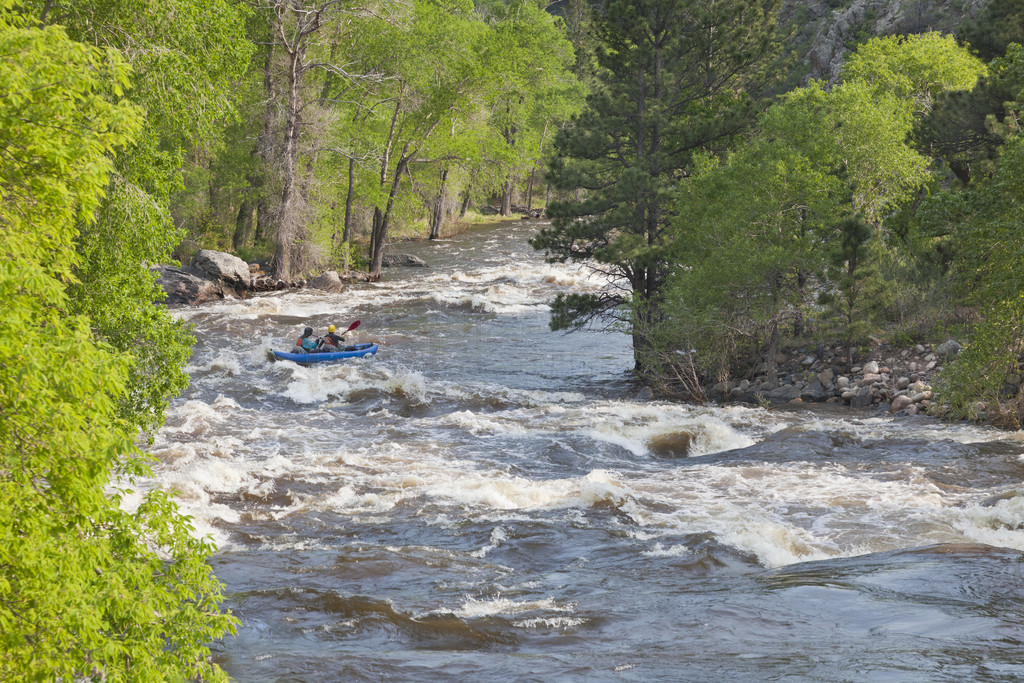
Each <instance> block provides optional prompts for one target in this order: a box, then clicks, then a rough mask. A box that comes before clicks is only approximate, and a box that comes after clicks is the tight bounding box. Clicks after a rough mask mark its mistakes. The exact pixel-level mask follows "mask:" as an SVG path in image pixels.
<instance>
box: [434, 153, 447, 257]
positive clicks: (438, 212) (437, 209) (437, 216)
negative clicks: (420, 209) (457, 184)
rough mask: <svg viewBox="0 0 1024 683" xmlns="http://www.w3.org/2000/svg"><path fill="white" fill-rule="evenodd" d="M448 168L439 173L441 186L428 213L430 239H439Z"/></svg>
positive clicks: (442, 220)
mask: <svg viewBox="0 0 1024 683" xmlns="http://www.w3.org/2000/svg"><path fill="white" fill-rule="evenodd" d="M447 184H448V168H447V167H445V168H444V170H442V171H441V186H440V187H439V188H438V189H437V197H435V198H434V206H433V207H432V209H433V210H432V211H431V212H430V239H432V240H436V239H440V238H441V224H442V223H444V201H445V197H446V196H447V194H448V187H447Z"/></svg>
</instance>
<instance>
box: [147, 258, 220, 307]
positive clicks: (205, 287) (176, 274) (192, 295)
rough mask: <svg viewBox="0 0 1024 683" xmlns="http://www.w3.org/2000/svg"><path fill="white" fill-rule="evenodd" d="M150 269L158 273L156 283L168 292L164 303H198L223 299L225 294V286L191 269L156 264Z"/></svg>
mask: <svg viewBox="0 0 1024 683" xmlns="http://www.w3.org/2000/svg"><path fill="white" fill-rule="evenodd" d="M150 270H152V271H154V272H156V273H157V280H156V283H157V284H158V285H160V287H161V288H163V290H164V292H165V293H166V294H167V298H166V299H164V303H167V304H172V305H174V304H186V305H196V304H201V303H203V302H206V301H212V300H215V299H223V298H224V296H225V292H224V287H223V286H222V285H221V284H220V283H218V282H214V281H213V280H210V279H209V278H206V277H203V276H202V275H201V274H200V273H197V272H196V271H193V270H191V269H187V268H175V267H173V266H154V267H153V268H151V269H150Z"/></svg>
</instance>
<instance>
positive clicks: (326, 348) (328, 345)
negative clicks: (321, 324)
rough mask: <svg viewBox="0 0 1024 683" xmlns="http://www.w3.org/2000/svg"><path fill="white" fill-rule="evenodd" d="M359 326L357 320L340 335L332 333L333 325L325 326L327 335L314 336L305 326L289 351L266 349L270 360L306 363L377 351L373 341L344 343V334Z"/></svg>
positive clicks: (361, 355)
mask: <svg viewBox="0 0 1024 683" xmlns="http://www.w3.org/2000/svg"><path fill="white" fill-rule="evenodd" d="M357 327H359V321H358V320H357V321H355V322H354V323H352V324H351V325H349V326H348V329H347V330H345V331H344V332H342V333H341V334H340V335H338V334H335V333H334V325H331V326H330V327H328V328H327V335H326V336H324V337H314V336H313V328H312V327H307V328H306V329H305V330H304V331H303V333H302V336H301V337H299V338H298V340H297V341H296V342H295V346H294V347H292V350H291V351H268V352H267V357H268V358H269V359H270V360H290V361H293V362H295V363H302V364H303V365H307V364H310V363H330V362H332V361H338V360H344V359H346V358H362V357H363V356H372V355H373V354H375V353H377V345H376V344H373V343H366V344H349V345H345V344H343V342H344V341H345V337H344V335H345V334H347V333H349V332H351V331H352V330H354V329H356V328H357Z"/></svg>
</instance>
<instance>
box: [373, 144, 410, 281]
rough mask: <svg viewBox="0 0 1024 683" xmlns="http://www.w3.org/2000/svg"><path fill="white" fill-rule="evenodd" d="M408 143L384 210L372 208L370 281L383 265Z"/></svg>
mask: <svg viewBox="0 0 1024 683" xmlns="http://www.w3.org/2000/svg"><path fill="white" fill-rule="evenodd" d="M408 151H409V143H406V145H405V149H404V150H402V156H401V158H400V159H399V160H398V166H396V167H395V174H394V176H393V178H392V180H391V189H390V191H389V192H388V201H387V204H386V206H385V209H384V211H381V210H380V209H374V212H373V232H372V234H371V235H370V281H371V282H376V281H377V280H380V276H381V270H382V269H383V267H384V247H385V245H386V243H387V239H388V230H389V229H390V227H391V212H392V209H394V208H395V198H396V197H397V196H398V188H399V186H400V185H401V184H402V175H403V174H404V173H405V169H406V168H407V167H408V165H409V155H408Z"/></svg>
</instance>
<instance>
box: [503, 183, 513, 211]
mask: <svg viewBox="0 0 1024 683" xmlns="http://www.w3.org/2000/svg"><path fill="white" fill-rule="evenodd" d="M513 189H515V185H514V184H513V183H512V181H511V180H508V181H506V182H505V189H504V191H503V192H502V194H501V215H502V216H507V215H509V214H510V213H512V190H513Z"/></svg>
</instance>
